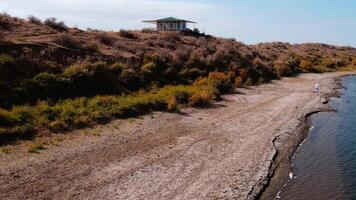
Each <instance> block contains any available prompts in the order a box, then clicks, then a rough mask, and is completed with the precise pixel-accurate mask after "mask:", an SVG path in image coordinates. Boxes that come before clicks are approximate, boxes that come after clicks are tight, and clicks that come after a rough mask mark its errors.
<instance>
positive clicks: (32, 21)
mask: <svg viewBox="0 0 356 200" xmlns="http://www.w3.org/2000/svg"><path fill="white" fill-rule="evenodd" d="M28 21H29V22H31V23H32V24H37V25H41V24H42V21H41V20H40V19H38V18H37V17H35V16H33V15H30V16H28Z"/></svg>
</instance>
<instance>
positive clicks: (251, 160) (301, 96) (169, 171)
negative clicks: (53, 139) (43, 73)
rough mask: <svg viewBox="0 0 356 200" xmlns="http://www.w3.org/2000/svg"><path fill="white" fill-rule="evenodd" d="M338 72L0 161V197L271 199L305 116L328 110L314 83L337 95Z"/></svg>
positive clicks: (244, 92) (100, 130)
mask: <svg viewBox="0 0 356 200" xmlns="http://www.w3.org/2000/svg"><path fill="white" fill-rule="evenodd" d="M344 74H345V73H344ZM341 75H342V73H329V74H302V75H300V76H297V77H289V78H283V79H282V80H277V81H273V82H271V83H269V84H263V85H260V86H255V87H251V88H242V89H240V90H239V92H240V93H239V94H231V95H225V96H224V99H225V101H222V102H218V103H216V106H214V107H212V108H206V109H194V108H186V109H184V110H182V111H183V114H179V115H178V114H174V113H161V112H158V113H153V114H152V115H147V116H144V117H142V118H141V119H136V120H134V121H131V122H130V121H128V120H126V121H123V120H117V121H114V122H112V123H110V124H108V125H105V126H98V127H94V128H92V129H85V130H81V131H78V133H81V134H85V135H79V134H70V135H71V137H73V138H72V139H69V140H66V141H64V142H62V143H60V144H59V146H48V148H47V149H46V150H44V151H41V153H40V154H36V155H35V154H28V153H26V152H23V153H21V152H19V153H18V154H15V153H14V154H10V155H2V154H0V162H2V163H4V165H3V166H2V168H1V169H0V177H2V178H1V179H0V185H2V187H0V198H1V199H18V198H24V197H27V198H52V199H61V198H70V197H73V196H75V197H77V198H78V199H125V200H126V199H217V198H220V199H257V198H260V199H267V198H265V197H267V196H268V194H269V195H270V198H269V199H271V195H272V199H273V198H274V196H273V193H274V191H276V193H277V192H278V189H279V188H280V185H282V184H284V182H282V180H286V179H285V178H286V177H288V173H289V170H288V169H290V163H289V159H288V158H289V155H292V153H293V152H294V150H295V148H297V147H298V145H299V143H300V142H302V141H303V139H304V138H305V136H306V135H307V132H306V131H305V127H306V126H307V120H306V119H307V117H308V116H309V115H311V114H312V113H315V112H320V111H322V110H326V108H327V107H328V106H327V105H323V104H321V103H320V97H317V96H315V95H314V94H312V93H311V89H312V86H313V84H314V83H315V81H321V88H322V95H326V94H327V95H330V96H335V94H337V93H336V92H335V90H336V88H338V87H337V84H336V82H337V81H335V78H337V77H339V76H341ZM332 94H333V95H332ZM323 97H327V96H323ZM303 130H304V132H303ZM89 135H90V136H89ZM292 147H294V148H292ZM283 169H284V170H283ZM273 186H274V187H273Z"/></svg>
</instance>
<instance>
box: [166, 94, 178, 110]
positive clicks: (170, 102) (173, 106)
mask: <svg viewBox="0 0 356 200" xmlns="http://www.w3.org/2000/svg"><path fill="white" fill-rule="evenodd" d="M177 106H178V101H177V98H176V97H175V96H169V97H168V98H167V110H168V111H175V110H177Z"/></svg>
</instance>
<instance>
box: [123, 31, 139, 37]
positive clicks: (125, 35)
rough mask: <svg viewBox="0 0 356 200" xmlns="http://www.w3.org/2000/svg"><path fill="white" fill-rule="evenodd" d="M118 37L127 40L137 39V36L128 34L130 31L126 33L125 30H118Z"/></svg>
mask: <svg viewBox="0 0 356 200" xmlns="http://www.w3.org/2000/svg"><path fill="white" fill-rule="evenodd" d="M119 34H120V36H121V37H124V38H129V39H137V38H138V37H137V35H136V34H134V33H132V32H130V31H126V30H120V32H119Z"/></svg>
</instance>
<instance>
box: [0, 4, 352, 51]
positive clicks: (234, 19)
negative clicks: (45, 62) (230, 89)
mask: <svg viewBox="0 0 356 200" xmlns="http://www.w3.org/2000/svg"><path fill="white" fill-rule="evenodd" d="M0 11H5V12H7V13H9V14H11V15H13V16H19V17H27V16H28V15H30V14H32V15H35V16H37V17H39V18H41V19H45V18H48V17H56V18H58V19H60V20H63V21H65V22H66V24H68V25H71V26H72V25H76V26H78V27H79V28H87V27H91V28H96V29H104V30H119V29H141V28H142V27H144V26H145V25H144V23H142V22H141V21H142V20H146V19H156V18H162V17H168V16H173V17H178V18H184V19H188V20H193V21H196V22H198V24H197V25H196V26H197V28H199V29H200V30H202V31H204V32H206V33H209V34H212V35H216V36H222V37H230V38H236V39H237V40H240V41H243V42H245V43H248V44H252V43H258V42H270V41H285V42H291V43H301V42H324V43H329V44H337V45H351V46H355V47H356V1H355V0H215V1H213V0H205V1H203V0H189V1H185V0H0Z"/></svg>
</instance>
